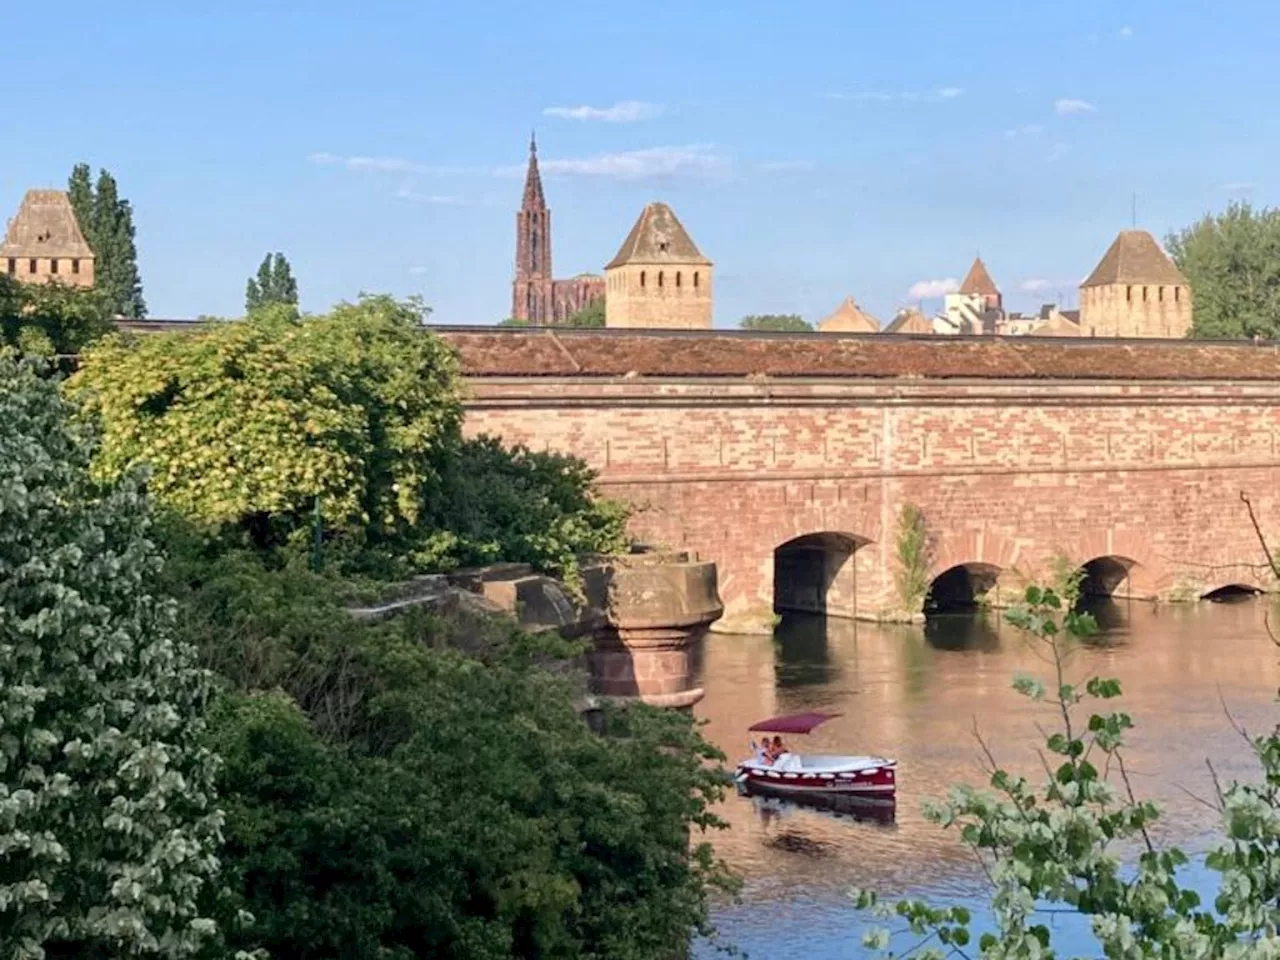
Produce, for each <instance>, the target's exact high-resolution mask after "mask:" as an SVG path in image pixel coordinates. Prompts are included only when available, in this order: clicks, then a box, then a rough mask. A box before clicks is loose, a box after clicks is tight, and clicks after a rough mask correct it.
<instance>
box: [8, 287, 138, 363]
mask: <svg viewBox="0 0 1280 960" xmlns="http://www.w3.org/2000/svg"><path fill="white" fill-rule="evenodd" d="M113 329H114V328H113V326H112V323H111V315H110V311H109V310H108V308H107V303H106V298H105V296H104V295H103V293H102V291H100V290H98V289H96V288H93V289H85V288H83V287H68V286H64V285H62V284H58V283H48V284H37V283H18V282H16V281H14V280H12V279H11V278H10V277H7V276H4V275H3V274H0V332H2V333H3V336H4V342H5V344H6V345H8V346H11V347H17V348H18V350H19V351H20V352H21V353H23V354H25V355H34V356H41V357H53V356H55V355H60V356H64V357H65V356H69V355H72V354H76V353H79V352H80V350H81V349H83V348H84V347H85V346H86V345H87V344H89V343H92V342H93V341H95V340H97V339H98V338H100V337H103V336H106V335H107V334H108V333H110V332H111V331H112V330H113Z"/></svg>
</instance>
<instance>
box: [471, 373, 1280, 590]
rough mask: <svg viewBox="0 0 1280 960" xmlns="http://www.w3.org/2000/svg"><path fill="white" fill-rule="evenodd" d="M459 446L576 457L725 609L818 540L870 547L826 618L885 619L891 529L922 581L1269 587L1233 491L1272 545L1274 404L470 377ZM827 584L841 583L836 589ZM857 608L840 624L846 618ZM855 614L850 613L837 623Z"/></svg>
mask: <svg viewBox="0 0 1280 960" xmlns="http://www.w3.org/2000/svg"><path fill="white" fill-rule="evenodd" d="M471 387H472V392H473V397H472V400H471V402H470V404H469V407H468V414H467V429H468V430H469V431H471V432H486V433H494V434H498V435H500V436H502V437H503V438H505V439H506V440H508V441H511V442H520V443H525V444H528V445H530V446H532V447H535V448H544V447H550V448H555V449H559V450H563V451H566V452H571V453H575V454H577V455H579V456H581V457H584V458H585V459H586V460H587V461H588V462H590V463H591V464H592V465H593V466H594V467H595V468H596V469H597V470H599V471H600V474H601V479H602V484H603V486H604V489H605V490H606V492H607V493H608V494H609V495H611V496H616V497H624V498H626V499H628V500H630V501H631V502H632V503H633V504H635V505H636V507H637V510H638V512H637V514H636V517H635V521H634V524H633V527H634V529H635V531H636V533H637V534H638V535H640V536H643V537H648V538H652V539H654V540H656V541H659V542H661V543H664V544H666V545H669V546H671V547H683V548H690V549H693V550H696V551H697V552H698V553H699V554H700V555H701V556H702V557H705V558H707V559H712V560H715V561H716V562H717V564H718V565H719V568H720V578H721V595H722V597H723V599H724V601H725V604H726V607H727V608H728V609H729V610H730V611H731V612H735V611H743V610H746V609H748V608H752V607H754V606H757V605H760V606H767V605H769V604H770V603H771V593H772V585H773V584H772V580H773V551H774V549H775V548H776V547H778V546H779V545H781V544H782V543H784V542H785V541H787V540H790V539H792V538H794V537H797V536H800V535H803V534H808V533H815V532H819V531H833V532H840V533H844V534H848V535H850V536H853V537H855V538H861V539H865V540H867V541H869V542H868V543H867V545H866V546H864V547H862V548H861V549H859V550H858V551H857V552H856V554H855V555H854V561H855V566H856V581H853V580H852V578H853V577H854V571H852V570H850V571H849V572H848V579H847V580H846V579H842V580H841V581H840V583H841V588H840V590H839V593H840V594H841V600H840V605H844V604H845V603H846V602H847V601H846V600H845V599H843V598H845V597H849V596H852V594H853V593H854V592H855V591H856V606H857V610H858V612H861V613H864V614H874V613H876V612H878V611H881V610H884V609H887V608H891V607H893V606H895V605H897V598H896V590H895V588H894V586H893V570H894V535H893V531H894V525H895V523H896V518H897V515H898V511H899V510H900V508H901V506H902V505H903V504H905V503H914V504H916V505H918V506H919V507H920V508H921V509H922V510H923V511H924V514H925V517H926V522H927V526H928V530H929V533H930V536H931V538H932V541H933V552H934V557H933V563H932V568H933V569H932V572H933V573H934V574H935V575H936V574H938V573H941V572H942V571H944V570H946V569H947V568H948V567H951V566H953V565H955V564H960V563H972V562H983V563H990V564H994V565H996V566H998V567H1000V568H1002V569H1003V570H1004V571H1005V574H1004V575H1003V576H1002V580H1001V582H1002V585H1004V584H1008V585H1014V584H1016V582H1017V581H1018V580H1019V578H1020V577H1021V576H1044V575H1046V574H1047V572H1048V569H1049V564H1050V559H1051V557H1052V556H1053V555H1054V554H1055V553H1057V552H1061V553H1064V554H1065V555H1067V556H1069V557H1070V558H1071V559H1073V560H1074V561H1075V562H1078V563H1083V562H1085V561H1088V560H1090V559H1092V558H1095V557H1099V556H1106V555H1116V556H1121V557H1124V558H1127V559H1129V560H1132V561H1135V563H1136V566H1135V567H1134V568H1133V570H1132V571H1131V577H1130V583H1129V584H1128V585H1127V586H1126V590H1127V591H1128V592H1131V593H1133V594H1134V595H1139V596H1149V595H1156V594H1160V595H1165V596H1168V595H1174V594H1189V593H1193V592H1195V593H1199V592H1204V591H1207V590H1209V589H1213V588H1215V587H1218V586H1222V585H1225V584H1228V583H1237V582H1239V583H1259V584H1261V583H1262V582H1263V581H1262V580H1261V579H1260V578H1261V577H1262V570H1261V569H1260V567H1259V562H1260V561H1261V560H1262V559H1263V558H1262V557H1261V554H1260V552H1259V549H1258V547H1257V544H1256V541H1255V540H1254V538H1253V533H1252V530H1251V528H1250V526H1249V523H1248V518H1247V515H1246V514H1245V513H1244V511H1243V508H1242V505H1241V504H1240V502H1239V499H1238V492H1239V491H1241V490H1245V491H1248V492H1249V494H1250V495H1251V496H1252V497H1253V499H1254V501H1255V504H1256V505H1257V506H1258V508H1259V510H1260V514H1261V517H1262V519H1263V524H1264V527H1265V528H1266V529H1268V530H1271V531H1273V532H1274V533H1275V537H1276V540H1277V542H1280V529H1277V525H1278V524H1280V503H1277V500H1276V496H1275V495H1274V491H1276V489H1277V487H1280V458H1278V457H1277V443H1278V440H1277V435H1278V434H1280V384H1269V383H1255V384H1249V385H1242V384H1238V383H1237V384H1232V383H1216V384H1215V383H1206V382H1199V383H1196V382H1189V383H1168V382H1165V383H1146V384H1140V383H1115V382H1111V383H1098V382H1094V383H1091V382H1080V381H1056V382H1055V381H1036V382H1025V383H1010V382H1008V381H1005V382H1003V383H997V382H992V381H988V382H985V383H976V382H956V381H945V382H928V383H920V382H915V383H912V382H909V381H903V380H894V381H879V382H867V381H865V380H855V379H845V380H826V381H807V382H806V381H779V380H759V381H755V382H751V381H744V380H736V379H725V380H722V381H706V380H704V381H700V382H699V381H691V380H666V381H663V380H646V379H631V380H626V379H612V380H601V381H594V382H590V381H582V380H578V381H574V380H572V379H562V378H555V379H538V380H534V379H510V380H503V379H500V378H480V379H473V380H472V381H471ZM842 576H843V575H842ZM850 605H851V604H850ZM846 612H849V611H846Z"/></svg>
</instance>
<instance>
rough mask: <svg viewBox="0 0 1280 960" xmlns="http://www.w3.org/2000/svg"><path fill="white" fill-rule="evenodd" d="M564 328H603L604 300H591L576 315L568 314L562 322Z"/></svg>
mask: <svg viewBox="0 0 1280 960" xmlns="http://www.w3.org/2000/svg"><path fill="white" fill-rule="evenodd" d="M564 326H566V327H603V326H604V298H603V297H601V298H600V299H599V300H593V301H592V302H591V303H589V304H587V305H586V306H585V307H583V308H582V309H581V310H579V311H578V312H577V313H573V314H570V315H569V316H568V317H566V318H565V320H564Z"/></svg>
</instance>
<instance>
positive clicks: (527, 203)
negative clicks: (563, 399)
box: [511, 140, 604, 326]
mask: <svg viewBox="0 0 1280 960" xmlns="http://www.w3.org/2000/svg"><path fill="white" fill-rule="evenodd" d="M603 296H604V278H603V277H600V276H598V275H596V274H589V273H583V274H579V275H578V276H576V277H573V278H572V279H569V280H556V279H553V276H552V273H551V211H550V209H548V207H547V201H546V197H545V195H544V194H543V192H542V174H541V173H540V172H539V171H538V144H537V141H535V140H530V141H529V169H528V171H527V172H526V173H525V179H524V196H523V198H522V199H521V202H520V210H519V212H518V213H516V275H515V280H514V281H513V282H512V284H511V316H512V317H513V318H515V319H516V320H521V321H523V322H525V323H529V324H532V325H534V326H543V325H546V324H554V323H563V322H564V321H565V320H567V319H568V318H569V317H571V316H573V315H574V314H575V313H577V312H578V311H579V310H582V309H583V308H584V307H587V306H588V305H590V304H591V303H594V302H595V301H597V300H599V299H600V298H601V297H603Z"/></svg>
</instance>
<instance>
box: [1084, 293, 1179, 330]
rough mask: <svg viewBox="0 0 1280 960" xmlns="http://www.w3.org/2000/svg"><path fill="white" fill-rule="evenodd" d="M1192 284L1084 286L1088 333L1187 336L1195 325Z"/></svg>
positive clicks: (1085, 320)
mask: <svg viewBox="0 0 1280 960" xmlns="http://www.w3.org/2000/svg"><path fill="white" fill-rule="evenodd" d="M1191 311H1192V304H1191V288H1190V287H1187V286H1170V285H1163V286H1156V285H1144V284H1111V285H1109V286H1101V287H1082V288H1081V289H1080V328H1081V333H1082V334H1083V335H1084V336H1086V337H1171V338H1178V337H1185V336H1186V335H1187V332H1188V331H1189V330H1190V329H1191Z"/></svg>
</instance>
